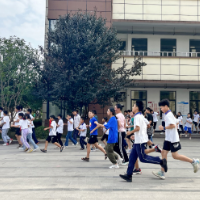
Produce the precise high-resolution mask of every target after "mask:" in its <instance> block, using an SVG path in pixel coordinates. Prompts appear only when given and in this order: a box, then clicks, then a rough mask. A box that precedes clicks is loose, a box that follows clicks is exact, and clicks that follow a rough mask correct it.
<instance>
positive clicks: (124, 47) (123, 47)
mask: <svg viewBox="0 0 200 200" xmlns="http://www.w3.org/2000/svg"><path fill="white" fill-rule="evenodd" d="M120 43H121V47H120V49H119V50H120V51H126V41H121V42H120Z"/></svg>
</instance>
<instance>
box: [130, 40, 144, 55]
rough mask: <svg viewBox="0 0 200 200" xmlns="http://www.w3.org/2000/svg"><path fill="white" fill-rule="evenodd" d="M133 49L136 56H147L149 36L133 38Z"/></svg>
mask: <svg viewBox="0 0 200 200" xmlns="http://www.w3.org/2000/svg"><path fill="white" fill-rule="evenodd" d="M131 49H132V51H133V52H134V55H136V56H137V55H141V56H147V38H132V47H131Z"/></svg>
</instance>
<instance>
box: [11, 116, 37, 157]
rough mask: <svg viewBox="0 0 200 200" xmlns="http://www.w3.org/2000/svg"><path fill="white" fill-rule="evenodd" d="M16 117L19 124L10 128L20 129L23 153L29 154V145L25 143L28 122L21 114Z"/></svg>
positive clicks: (30, 150)
mask: <svg viewBox="0 0 200 200" xmlns="http://www.w3.org/2000/svg"><path fill="white" fill-rule="evenodd" d="M18 117H19V119H20V120H19V122H18V125H12V126H11V127H16V128H20V129H21V131H22V137H21V142H22V143H23V145H24V147H25V149H24V151H25V152H26V151H27V152H28V153H31V152H32V151H33V149H32V148H31V147H30V145H29V143H28V142H27V136H28V134H29V129H28V127H29V125H28V120H27V119H26V116H25V115H24V114H23V113H21V112H20V113H18Z"/></svg>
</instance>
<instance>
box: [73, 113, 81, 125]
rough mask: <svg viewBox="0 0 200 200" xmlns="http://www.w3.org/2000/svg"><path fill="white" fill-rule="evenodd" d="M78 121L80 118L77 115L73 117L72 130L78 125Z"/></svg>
mask: <svg viewBox="0 0 200 200" xmlns="http://www.w3.org/2000/svg"><path fill="white" fill-rule="evenodd" d="M80 120H81V117H80V115H79V114H77V115H76V116H74V128H77V127H78V126H79V124H80Z"/></svg>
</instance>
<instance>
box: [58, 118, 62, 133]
mask: <svg viewBox="0 0 200 200" xmlns="http://www.w3.org/2000/svg"><path fill="white" fill-rule="evenodd" d="M58 125H59V127H58V128H57V132H58V133H63V126H64V124H63V120H62V119H60V120H59V121H58Z"/></svg>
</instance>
